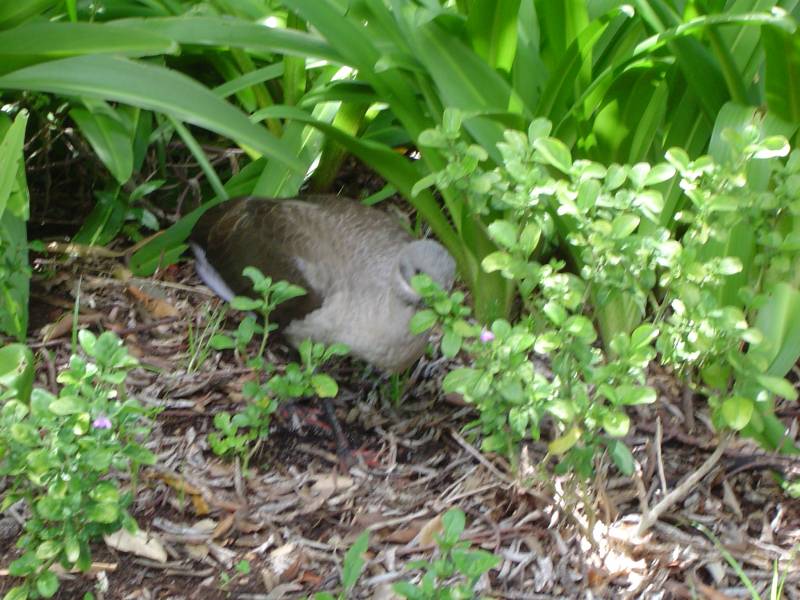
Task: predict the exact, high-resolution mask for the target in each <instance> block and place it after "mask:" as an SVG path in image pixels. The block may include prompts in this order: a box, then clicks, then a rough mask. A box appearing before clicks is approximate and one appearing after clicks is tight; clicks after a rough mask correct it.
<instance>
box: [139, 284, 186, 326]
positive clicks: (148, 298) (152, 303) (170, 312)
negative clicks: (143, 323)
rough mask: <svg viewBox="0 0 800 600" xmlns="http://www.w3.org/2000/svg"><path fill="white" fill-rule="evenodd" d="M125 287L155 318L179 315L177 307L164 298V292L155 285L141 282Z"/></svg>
mask: <svg viewBox="0 0 800 600" xmlns="http://www.w3.org/2000/svg"><path fill="white" fill-rule="evenodd" d="M127 289H128V293H129V294H130V295H131V296H133V297H134V298H135V299H136V300H137V301H138V302H139V303H141V305H142V306H143V307H144V309H145V310H146V311H147V312H149V313H150V314H151V315H152V316H154V317H155V318H156V319H166V318H167V317H177V316H179V315H180V312H179V311H178V309H177V308H175V307H174V306H173V305H172V304H170V303H169V302H168V301H167V300H166V296H165V295H164V293H163V292H162V291H161V290H159V289H158V288H157V287H156V286H153V285H148V284H144V283H142V284H141V285H140V286H135V285H129V286H128V288H127Z"/></svg>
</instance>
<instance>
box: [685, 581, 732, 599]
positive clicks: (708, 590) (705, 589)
mask: <svg viewBox="0 0 800 600" xmlns="http://www.w3.org/2000/svg"><path fill="white" fill-rule="evenodd" d="M694 584H695V585H696V586H697V588H698V589H699V590H700V591H701V592H702V594H703V597H704V598H707V599H708V600H734V597H733V596H729V595H728V594H723V593H722V592H719V591H717V590H715V589H714V588H713V587H711V586H710V585H706V584H705V583H703V582H702V581H699V580H697V581H695V582H694Z"/></svg>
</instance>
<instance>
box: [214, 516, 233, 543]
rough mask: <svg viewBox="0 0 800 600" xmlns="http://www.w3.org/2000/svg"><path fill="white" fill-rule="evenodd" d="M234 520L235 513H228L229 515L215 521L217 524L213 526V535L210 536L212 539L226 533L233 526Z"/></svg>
mask: <svg viewBox="0 0 800 600" xmlns="http://www.w3.org/2000/svg"><path fill="white" fill-rule="evenodd" d="M235 520H236V514H235V513H230V514H229V515H227V516H226V517H224V518H223V519H221V520H220V522H219V523H217V526H216V527H215V528H214V535H213V536H212V537H213V538H214V539H217V538H219V537H221V536H223V535H225V534H226V533H228V532H229V531H230V530H231V527H233V523H234V521H235Z"/></svg>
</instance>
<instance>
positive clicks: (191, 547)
mask: <svg viewBox="0 0 800 600" xmlns="http://www.w3.org/2000/svg"><path fill="white" fill-rule="evenodd" d="M184 548H186V554H188V555H189V557H190V558H193V559H195V560H203V559H204V558H205V557H206V556H208V552H209V550H208V546H207V545H206V544H186V545H185V546H184Z"/></svg>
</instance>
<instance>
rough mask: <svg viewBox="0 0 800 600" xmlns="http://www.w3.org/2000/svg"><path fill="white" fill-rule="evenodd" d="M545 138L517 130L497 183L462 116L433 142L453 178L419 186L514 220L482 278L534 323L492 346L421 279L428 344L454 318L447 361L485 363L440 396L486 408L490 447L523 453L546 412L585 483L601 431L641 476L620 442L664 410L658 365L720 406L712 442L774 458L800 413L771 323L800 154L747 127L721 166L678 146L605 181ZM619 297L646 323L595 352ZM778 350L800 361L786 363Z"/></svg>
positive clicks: (497, 330) (491, 333)
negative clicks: (637, 419) (680, 205)
mask: <svg viewBox="0 0 800 600" xmlns="http://www.w3.org/2000/svg"><path fill="white" fill-rule="evenodd" d="M550 131H551V125H550V123H549V122H547V121H544V120H539V121H535V122H534V123H533V124H532V125H531V127H530V129H529V132H528V135H527V136H526V135H524V134H520V133H519V132H516V131H508V132H506V139H505V141H504V142H503V143H502V144H501V145H500V148H499V149H500V152H501V153H502V154H503V157H504V163H503V166H502V167H500V168H497V169H495V170H493V171H485V170H483V169H482V168H481V167H480V165H479V162H478V161H479V159H480V158H481V157H482V156H481V154H480V152H481V149H480V148H478V147H476V146H474V145H473V146H470V145H467V144H466V143H465V142H463V141H462V139H461V134H460V127H459V119H458V117H457V116H452V115H451V116H450V118H446V119H445V125H444V127H443V128H442V129H437V130H431V131H428V132H425V133H424V134H423V139H424V140H425V142H426V143H427V144H429V145H435V146H437V147H439V148H440V149H441V150H442V152H443V153H445V154H446V156H447V157H448V159H449V161H448V162H449V167H448V169H447V170H445V171H442V172H440V173H438V174H436V176H435V177H431V178H429V180H428V181H427V182H424V183H426V184H427V183H434V182H436V184H437V185H439V186H441V187H445V188H448V187H453V188H457V189H458V191H459V192H460V194H461V195H462V196H463V197H464V198H466V200H467V202H469V203H470V204H471V205H472V206H473V209H472V210H474V211H475V212H477V213H481V212H485V211H488V210H490V209H494V210H497V211H502V213H503V214H504V216H505V218H504V219H497V220H495V221H493V222H492V224H491V225H490V226H489V228H488V233H489V235H490V236H491V237H492V238H493V240H494V241H495V242H496V243H497V244H498V245H499V246H500V247H501V248H502V249H501V250H498V251H496V252H494V253H492V254H490V255H488V256H487V257H486V258H485V259H484V261H483V268H484V269H486V270H487V271H499V272H501V273H502V274H503V276H504V277H506V278H507V279H509V280H510V281H513V282H514V284H515V285H516V287H517V288H518V290H519V292H520V295H521V298H522V304H523V313H522V318H521V319H520V320H519V321H517V322H516V323H515V324H514V325H513V326H512V325H511V324H510V323H509V322H508V321H506V320H504V319H498V320H496V321H494V322H493V323H492V324H491V327H490V328H489V329H484V330H483V331H481V330H480V329H479V328H477V327H475V326H469V325H468V323H467V322H466V321H465V320H464V319H463V316H464V311H463V309H462V308H461V306H460V302H461V301H463V296H462V295H458V296H456V297H451V298H449V299H447V298H446V297H442V295H441V292H439V291H437V290H435V289H431V285H432V284H431V282H430V281H423V282H420V285H421V286H422V287H421V290H422V292H423V294H424V295H425V296H426V297H428V298H429V302H430V305H431V306H432V308H431V309H428V311H427V312H426V313H422V314H421V315H418V319H417V322H416V323H415V325H416V326H417V329H418V330H423V329H425V328H427V327H428V326H430V325H432V324H433V323H434V322H435V321H437V320H439V319H440V318H441V319H443V320H444V322H445V333H444V336H443V338H442V351H443V353H444V354H445V355H448V356H455V355H456V354H457V353H458V351H459V349H460V347H461V345H462V343H463V342H464V340H465V339H466V342H467V345H468V351H469V352H470V353H471V354H472V355H473V356H474V363H473V365H472V366H469V367H465V368H462V369H458V370H456V371H453V372H451V373H449V374H448V376H447V377H446V378H445V380H444V387H445V390H448V391H456V392H459V393H461V394H463V395H464V396H465V397H466V398H467V399H468V400H469V401H471V402H473V403H475V404H476V405H477V406H478V407H480V419H479V421H480V425H481V429H482V432H483V433H484V434H485V435H486V436H487V437H484V439H483V447H484V448H485V449H487V450H491V451H498V450H504V449H505V450H506V451H507V452H508V453H509V454H510V455H512V456H513V455H514V454H516V444H517V443H518V442H519V441H520V440H522V439H525V438H527V437H529V436H530V437H532V438H533V439H538V438H539V436H540V433H541V432H540V425H541V423H542V421H543V420H544V417H545V415H548V416H551V417H554V418H555V419H556V421H557V422H558V423H559V425H558V427H557V437H556V439H554V440H552V441H551V442H550V451H551V452H552V453H553V454H555V455H558V456H562V455H564V458H565V463H563V464H568V465H570V466H572V467H575V468H577V469H578V471H579V472H581V473H583V474H585V475H588V474H589V473H590V472H591V464H592V461H593V459H594V457H595V456H597V455H598V447H597V446H598V444H599V443H600V440H599V438H598V434H599V433H600V431H602V432H603V433H604V434H605V435H606V436H608V437H607V441H606V442H605V446H606V447H607V449H608V451H609V454H610V456H611V457H612V458H613V459H614V461H615V462H616V464H617V466H618V467H619V468H620V469H621V470H622V471H623V472H625V473H627V474H631V473H632V472H633V466H634V465H633V461H632V457H631V455H630V453H629V452H628V451H627V449H626V448H625V447H624V445H622V444H620V443H619V442H618V440H619V438H621V437H624V436H625V435H626V434H627V433H628V430H629V418H628V416H627V414H626V413H625V411H624V407H625V406H631V405H637V404H642V403H651V402H654V401H655V400H656V396H657V395H656V391H655V390H654V389H653V388H652V387H649V386H647V385H646V378H645V375H646V369H647V367H648V365H649V364H650V362H651V361H652V360H653V359H654V358H655V357H656V351H658V355H659V360H660V361H661V362H662V364H664V365H665V366H668V367H670V368H672V369H674V370H675V372H676V373H678V374H679V375H680V376H681V377H682V378H683V379H684V380H685V381H687V383H688V385H689V386H690V387H691V388H692V389H696V390H699V391H701V392H702V393H703V394H704V395H705V396H707V397H708V398H709V402H710V403H711V406H712V409H713V410H712V417H713V420H714V423H715V425H716V426H717V427H721V428H724V427H728V428H732V429H735V430H737V431H743V432H744V433H745V434H746V435H749V436H752V437H754V438H756V439H757V440H759V442H761V443H762V445H764V446H766V447H768V448H771V449H775V448H778V447H781V446H783V445H785V444H786V438H785V433H784V429H783V426H782V425H781V423H780V422H779V421H778V420H777V419H776V418H775V416H774V413H773V403H772V400H771V397H772V395H773V394H777V395H778V396H782V397H784V398H788V399H790V400H796V399H797V391H796V390H795V389H794V387H793V386H792V385H791V384H790V383H789V382H788V381H787V380H785V379H784V378H783V375H784V374H785V373H786V371H787V370H788V367H789V366H790V365H791V364H793V363H794V362H795V361H796V360H797V357H798V346H797V340H796V339H795V338H794V335H793V332H792V331H791V329H792V325H790V323H789V321H786V320H784V321H783V322H782V323H780V322H778V323H775V321H781V320H782V319H785V317H786V316H785V315H778V314H776V311H777V306H776V304H777V301H776V298H779V297H780V296H781V295H782V294H783V293H786V291H785V289H784V286H785V285H786V281H787V280H789V281H790V280H792V278H793V277H794V276H795V269H796V264H797V263H798V256H797V255H796V250H795V247H796V246H795V240H796V239H797V236H798V233H797V232H798V230H797V225H796V217H795V213H796V210H797V199H796V194H795V193H794V192H792V191H790V190H789V187H787V185H789V186H790V185H791V184H789V181H790V180H792V179H793V178H794V177H795V172H796V169H797V168H798V165H799V164H800V163H798V157H799V156H800V155H798V154H797V153H796V152H795V153H793V154H792V155H791V156H789V157H788V159H787V160H785V162H784V161H781V160H780V159H781V158H783V157H787V156H788V155H789V145H788V141H787V140H786V139H785V138H782V137H780V136H777V137H767V138H762V132H760V131H759V129H758V128H757V127H755V126H754V125H752V124H748V125H745V126H744V127H743V128H742V129H741V130H740V131H736V130H733V129H726V130H724V131H723V132H722V133H721V134H720V137H721V138H722V139H723V140H724V141H725V143H724V144H723V145H721V146H720V147H719V148H718V151H719V153H720V154H722V155H723V156H724V157H725V158H724V159H723V160H724V161H725V162H724V163H722V164H717V163H716V162H715V161H714V159H713V158H712V157H710V156H703V157H699V158H698V159H697V160H695V161H691V160H690V159H689V157H688V155H687V154H686V153H685V152H684V151H683V150H681V149H671V150H669V151H668V152H667V155H666V159H667V162H664V163H660V164H656V165H653V166H651V165H649V164H647V163H637V164H636V165H610V166H609V167H606V166H605V165H601V164H599V163H596V162H591V161H585V160H578V161H574V162H573V161H572V158H571V156H570V153H569V150H568V149H567V148H566V146H564V145H563V144H562V143H561V142H560V141H559V140H557V139H555V138H552V137H549V133H550ZM483 158H485V155H483ZM549 168H553V169H556V170H558V171H560V173H562V174H563V175H566V177H567V179H560V178H554V177H553V176H552V175H551V174H550V171H549V170H548V169H549ZM755 173H758V177H759V182H758V183H755V177H756V175H755ZM675 176H677V177H679V178H680V180H681V181H680V187H681V189H683V190H684V191H685V193H686V196H687V198H688V200H689V201H690V202H689V203H687V205H686V208H685V209H684V210H683V211H682V214H681V215H680V216H681V221H682V222H683V223H685V224H686V226H685V229H682V230H679V234H680V237H677V238H676V237H673V235H671V233H670V231H669V230H668V229H667V228H665V227H660V226H659V225H658V224H659V222H660V217H661V211H662V210H663V206H664V202H663V196H662V194H661V192H660V191H658V189H657V188H656V186H657V185H659V184H661V183H663V182H665V181H668V180H670V179H671V178H673V177H675ZM753 188H755V189H753ZM648 223H649V224H650V225H651V226H650V227H649V228H648V227H647V225H648ZM779 223H781V224H782V225H783V226H784V227H783V228H782V227H781V226H780V225H779ZM744 228H747V230H748V231H749V232H751V233H752V238H749V240H748V239H737V240H736V241H737V246H736V247H732V240H731V236H732V235H736V236H738V235H740V234H739V231H741V230H743V229H744ZM558 237H561V238H563V239H565V240H566V242H567V244H568V245H569V249H570V253H571V257H573V260H574V263H575V264H577V265H580V272H579V274H574V273H570V272H569V271H567V270H566V269H565V267H566V262H565V261H563V260H557V259H550V260H548V261H547V262H546V263H543V262H540V260H537V259H538V258H539V257H540V256H542V255H544V256H547V254H545V253H543V252H542V248H546V247H547V246H548V245H551V246H552V245H555V244H557V243H558V241H557V240H558ZM748 241H749V242H750V247H748ZM745 263H746V264H745ZM734 276H738V277H739V281H738V282H737V283H738V284H739V285H738V286H735V287H734V286H732V285H731V283H730V279H731V278H732V277H734ZM789 293H791V292H789ZM623 294H625V295H626V297H628V298H630V299H631V302H630V303H629V306H628V310H629V311H630V313H632V314H624V313H622V314H620V318H619V322H620V323H626V322H630V323H636V322H640V321H642V320H643V319H644V321H645V322H644V323H642V324H640V325H638V326H637V327H636V328H635V329H634V330H633V331H632V332H630V333H628V332H627V331H626V329H625V327H624V325H618V326H617V327H616V329H612V330H608V329H607V330H606V331H603V332H602V333H604V337H605V340H604V341H605V344H604V346H605V348H604V349H600V348H597V347H596V346H595V342H596V341H597V339H598V332H597V330H596V329H595V326H594V324H593V321H594V322H597V320H596V319H592V317H596V315H597V313H598V312H599V311H601V310H603V308H604V307H605V306H606V304H607V303H609V302H612V301H617V302H618V301H619V299H620V298H621V297H622V295H623ZM617 312H618V313H619V312H620V311H619V310H618V309H617ZM758 320H761V322H762V323H765V322H768V321H772V322H773V323H774V329H773V330H772V331H771V332H770V333H771V334H772V335H771V339H770V341H769V342H767V343H765V342H764V340H765V336H764V333H763V332H762V331H761V330H760V329H758V328H757V327H753V326H751V325H750V324H749V323H755V322H756V321H758ZM781 352H787V353H789V354H790V359H789V361H787V363H784V364H780V363H779V364H777V365H776V364H775V362H774V361H775V358H776V357H777V356H778V355H779V354H780V353H781ZM534 355H539V356H543V357H548V358H549V363H550V364H549V368H550V371H551V375H550V376H549V377H547V376H546V375H545V374H543V373H541V372H537V371H536V369H535V367H534V360H533V358H534ZM791 448H792V446H791V444H788V445H787V446H786V449H791Z"/></svg>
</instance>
